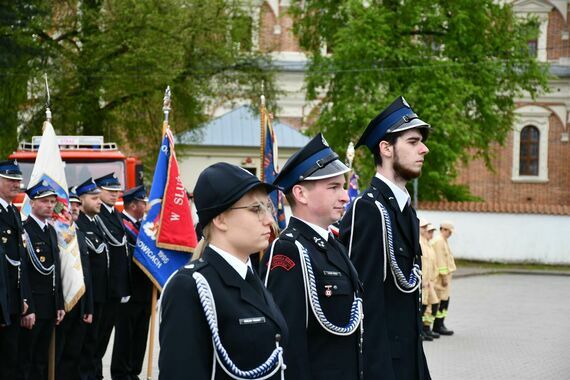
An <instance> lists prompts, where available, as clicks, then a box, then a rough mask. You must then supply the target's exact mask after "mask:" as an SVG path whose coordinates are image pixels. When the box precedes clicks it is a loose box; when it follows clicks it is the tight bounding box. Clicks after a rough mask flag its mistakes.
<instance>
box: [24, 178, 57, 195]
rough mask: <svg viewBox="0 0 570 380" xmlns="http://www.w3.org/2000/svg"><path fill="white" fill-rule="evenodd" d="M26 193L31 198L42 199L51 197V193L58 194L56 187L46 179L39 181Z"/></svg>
mask: <svg viewBox="0 0 570 380" xmlns="http://www.w3.org/2000/svg"><path fill="white" fill-rule="evenodd" d="M26 194H28V197H30V199H40V198H45V197H49V196H50V195H57V193H56V192H55V189H54V188H53V187H51V186H50V185H49V184H48V183H47V182H46V181H42V182H38V183H36V184H35V185H34V186H32V187H30V188H29V189H28V190H26Z"/></svg>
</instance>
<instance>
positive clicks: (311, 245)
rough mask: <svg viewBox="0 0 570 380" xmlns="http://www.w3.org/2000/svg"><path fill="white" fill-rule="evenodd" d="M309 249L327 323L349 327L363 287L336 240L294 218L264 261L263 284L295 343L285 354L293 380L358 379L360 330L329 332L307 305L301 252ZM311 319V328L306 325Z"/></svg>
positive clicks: (286, 372)
mask: <svg viewBox="0 0 570 380" xmlns="http://www.w3.org/2000/svg"><path fill="white" fill-rule="evenodd" d="M296 240H297V241H299V242H300V243H301V244H302V245H303V247H305V248H306V249H307V250H308V252H309V256H310V259H311V265H312V268H313V272H314V274H315V277H316V286H317V292H318V295H319V300H320V304H321V307H322V309H323V311H324V314H325V316H326V318H327V319H328V320H329V321H330V322H332V323H333V324H335V325H336V326H346V325H347V323H348V321H349V318H350V310H351V305H352V303H353V300H354V293H355V292H359V290H360V284H359V282H358V275H357V273H356V270H355V269H354V267H353V266H352V264H351V263H350V260H349V259H348V257H347V256H346V253H345V250H344V247H343V246H342V245H340V244H339V243H338V242H337V241H336V240H334V239H329V241H326V240H324V239H323V238H322V237H321V236H320V235H319V234H318V233H317V232H316V231H315V230H314V229H312V228H311V227H310V226H308V225H307V224H305V223H304V222H302V221H300V220H299V219H296V218H295V217H292V218H291V219H290V220H289V225H288V226H287V228H286V229H285V230H284V231H283V232H282V233H281V235H280V237H279V239H278V240H277V241H276V242H275V246H274V248H273V255H272V259H271V265H270V266H269V267H268V264H267V262H268V260H269V257H270V256H271V255H270V253H266V254H265V255H264V257H263V260H262V265H261V273H262V276H261V278H262V279H265V278H266V273H267V270H268V269H269V277H268V280H267V289H269V291H270V292H271V293H272V294H273V297H275V300H276V301H277V305H279V307H280V308H281V310H282V311H283V314H284V315H285V319H286V321H287V325H288V326H289V337H290V340H289V341H290V344H289V350H288V351H287V353H286V355H285V362H286V363H287V371H285V376H286V377H287V378H288V379H295V380H300V379H327V380H332V379H343V380H349V379H358V378H359V372H360V368H359V367H360V364H359V363H360V359H361V358H360V348H359V338H360V330H359V329H358V330H356V331H355V332H354V333H352V334H351V335H349V336H338V335H334V334H332V333H331V332H328V331H326V330H325V329H324V328H323V327H322V326H321V325H320V324H319V322H318V321H317V319H316V317H315V315H314V313H313V311H312V309H311V306H310V305H309V304H308V301H306V296H305V286H304V280H303V275H302V271H301V263H300V261H299V260H300V257H299V250H298V248H297V246H296V245H295V241H296ZM307 317H308V325H307Z"/></svg>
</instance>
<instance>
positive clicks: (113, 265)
mask: <svg viewBox="0 0 570 380" xmlns="http://www.w3.org/2000/svg"><path fill="white" fill-rule="evenodd" d="M95 183H96V184H97V186H98V187H99V189H100V190H101V193H100V197H101V202H102V204H101V212H100V213H99V214H98V215H97V216H96V217H95V220H96V221H97V223H98V225H99V227H100V229H101V231H103V234H104V236H105V243H106V244H107V249H108V251H109V265H110V266H109V288H108V290H109V298H108V300H107V303H106V304H105V308H104V311H103V314H102V315H101V322H100V329H99V340H98V346H97V357H98V359H99V360H98V362H97V373H98V374H99V376H102V370H103V368H102V360H103V356H104V355H105V352H106V351H107V346H108V344H109V340H110V338H111V332H112V331H113V327H114V326H115V323H116V322H117V317H119V316H122V315H124V314H125V313H123V312H122V310H121V311H120V310H119V309H123V308H125V307H126V303H127V302H129V299H130V296H131V257H130V255H129V249H128V246H127V235H126V233H125V229H124V227H123V220H122V218H121V216H120V212H119V211H118V210H117V209H116V208H115V203H117V200H118V199H119V196H120V195H121V190H122V186H121V183H120V182H119V179H118V178H117V176H116V175H115V173H110V174H107V175H105V176H103V177H99V178H97V179H95Z"/></svg>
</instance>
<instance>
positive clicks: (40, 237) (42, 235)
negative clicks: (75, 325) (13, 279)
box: [18, 182, 65, 380]
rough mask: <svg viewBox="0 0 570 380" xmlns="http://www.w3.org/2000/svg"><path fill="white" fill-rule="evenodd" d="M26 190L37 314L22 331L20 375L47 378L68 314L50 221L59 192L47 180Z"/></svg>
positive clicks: (27, 233)
mask: <svg viewBox="0 0 570 380" xmlns="http://www.w3.org/2000/svg"><path fill="white" fill-rule="evenodd" d="M26 194H28V197H29V198H30V205H31V213H30V215H29V216H28V219H26V221H25V222H24V231H25V233H24V235H25V238H26V251H27V255H26V260H27V264H28V268H29V280H30V288H31V290H32V298H33V302H34V308H35V309H34V311H35V314H36V316H35V323H34V325H33V327H32V328H31V329H30V330H24V331H22V333H21V334H20V347H19V349H20V365H19V366H20V373H19V376H18V378H19V379H26V380H27V379H31V380H36V379H38V380H41V379H46V380H47V378H48V353H49V345H50V341H51V336H52V333H53V330H54V328H55V326H56V325H59V324H60V323H61V321H62V320H63V317H64V316H65V311H64V310H63V308H64V306H63V293H62V289H61V265H60V261H59V247H58V244H57V233H56V232H55V229H54V228H53V227H52V226H51V225H50V224H49V223H48V220H49V219H50V218H51V216H52V214H53V210H54V207H55V205H56V202H57V195H56V192H55V190H54V189H53V188H52V187H51V186H50V185H48V184H47V182H40V183H38V184H36V185H34V186H32V187H31V188H29V189H28V190H27V191H26Z"/></svg>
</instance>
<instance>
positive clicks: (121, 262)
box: [99, 205, 131, 298]
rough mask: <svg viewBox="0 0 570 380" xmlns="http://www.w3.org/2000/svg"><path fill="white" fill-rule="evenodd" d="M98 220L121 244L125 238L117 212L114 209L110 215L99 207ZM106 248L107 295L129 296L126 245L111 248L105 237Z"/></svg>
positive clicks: (129, 261) (128, 269)
mask: <svg viewBox="0 0 570 380" xmlns="http://www.w3.org/2000/svg"><path fill="white" fill-rule="evenodd" d="M99 218H101V221H102V222H103V224H104V225H105V227H107V229H108V230H109V232H110V233H111V235H112V236H113V237H114V238H115V240H117V241H118V242H122V241H123V238H124V237H125V229H124V227H123V220H122V218H121V217H120V216H119V212H118V211H117V210H116V209H115V210H114V211H113V212H112V213H110V212H109V210H107V208H106V207H105V205H101V212H100V213H99ZM105 240H106V242H107V248H108V249H109V259H110V264H111V265H110V270H109V295H110V297H111V298H122V297H127V296H130V295H131V258H130V255H129V250H128V247H127V244H126V243H125V245H123V246H119V247H117V246H113V245H112V244H111V243H110V239H109V236H105Z"/></svg>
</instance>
